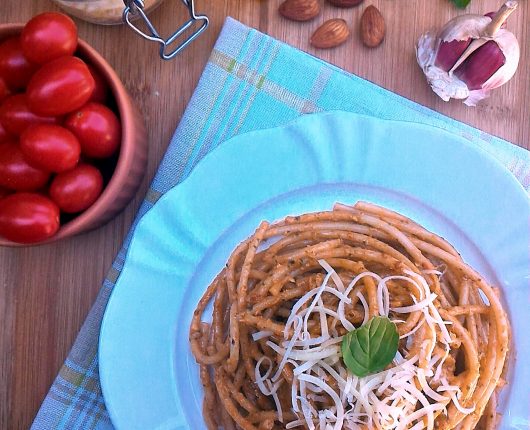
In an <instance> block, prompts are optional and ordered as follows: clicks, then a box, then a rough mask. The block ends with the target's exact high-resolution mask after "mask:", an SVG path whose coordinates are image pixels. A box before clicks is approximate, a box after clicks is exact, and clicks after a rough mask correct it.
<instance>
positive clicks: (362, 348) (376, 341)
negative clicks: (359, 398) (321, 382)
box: [341, 317, 399, 376]
mask: <svg viewBox="0 0 530 430" xmlns="http://www.w3.org/2000/svg"><path fill="white" fill-rule="evenodd" d="M398 343H399V334H398V331H397V328H396V325H395V324H394V323H393V322H392V321H390V320H389V319H388V318H387V317H373V318H372V319H370V321H368V322H367V323H366V324H364V325H362V326H361V327H359V328H357V329H355V330H352V331H350V332H349V333H347V334H346V335H345V336H344V338H343V339H342V345H341V351H342V360H343V361H344V364H346V367H347V368H348V369H349V370H350V372H352V373H353V374H354V375H356V376H366V375H369V374H370V373H375V372H379V371H380V370H383V369H384V368H385V367H386V366H387V365H388V364H390V363H391V362H392V360H393V359H394V357H395V355H396V352H397V349H398Z"/></svg>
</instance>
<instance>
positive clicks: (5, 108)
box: [0, 94, 60, 136]
mask: <svg viewBox="0 0 530 430" xmlns="http://www.w3.org/2000/svg"><path fill="white" fill-rule="evenodd" d="M59 122H60V118H57V117H53V116H39V115H36V114H34V113H33V112H31V111H30V110H29V107H28V102H27V98H26V95H24V94H15V95H14V96H11V97H8V98H7V99H6V100H5V101H4V103H2V104H1V105H0V123H2V125H3V126H4V127H5V129H6V130H7V131H8V132H9V133H11V134H14V135H15V136H19V135H20V134H22V132H23V131H24V130H25V129H26V128H28V127H29V126H30V125H33V124H58V123H59Z"/></svg>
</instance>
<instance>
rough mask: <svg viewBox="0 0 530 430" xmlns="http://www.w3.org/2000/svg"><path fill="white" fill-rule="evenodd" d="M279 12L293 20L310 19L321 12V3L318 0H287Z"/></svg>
mask: <svg viewBox="0 0 530 430" xmlns="http://www.w3.org/2000/svg"><path fill="white" fill-rule="evenodd" d="M279 12H280V14H281V15H282V16H284V17H285V18H287V19H290V20H293V21H309V20H310V19H313V18H315V17H316V16H317V15H318V14H319V13H320V4H319V3H318V0H285V1H284V2H283V3H282V4H281V5H280V8H279Z"/></svg>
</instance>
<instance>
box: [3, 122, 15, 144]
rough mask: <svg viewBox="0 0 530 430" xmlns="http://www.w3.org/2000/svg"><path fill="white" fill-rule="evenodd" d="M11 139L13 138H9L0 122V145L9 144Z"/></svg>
mask: <svg viewBox="0 0 530 430" xmlns="http://www.w3.org/2000/svg"><path fill="white" fill-rule="evenodd" d="M12 139H13V138H12V137H11V135H10V134H9V133H8V132H7V130H6V129H5V128H4V126H3V125H2V123H1V122H0V143H4V142H9V141H10V140H12Z"/></svg>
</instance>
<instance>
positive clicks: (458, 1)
mask: <svg viewBox="0 0 530 430" xmlns="http://www.w3.org/2000/svg"><path fill="white" fill-rule="evenodd" d="M470 2H471V0H453V3H454V4H455V5H456V7H459V8H460V9H465V8H466V7H467V5H468V4H469V3H470Z"/></svg>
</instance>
